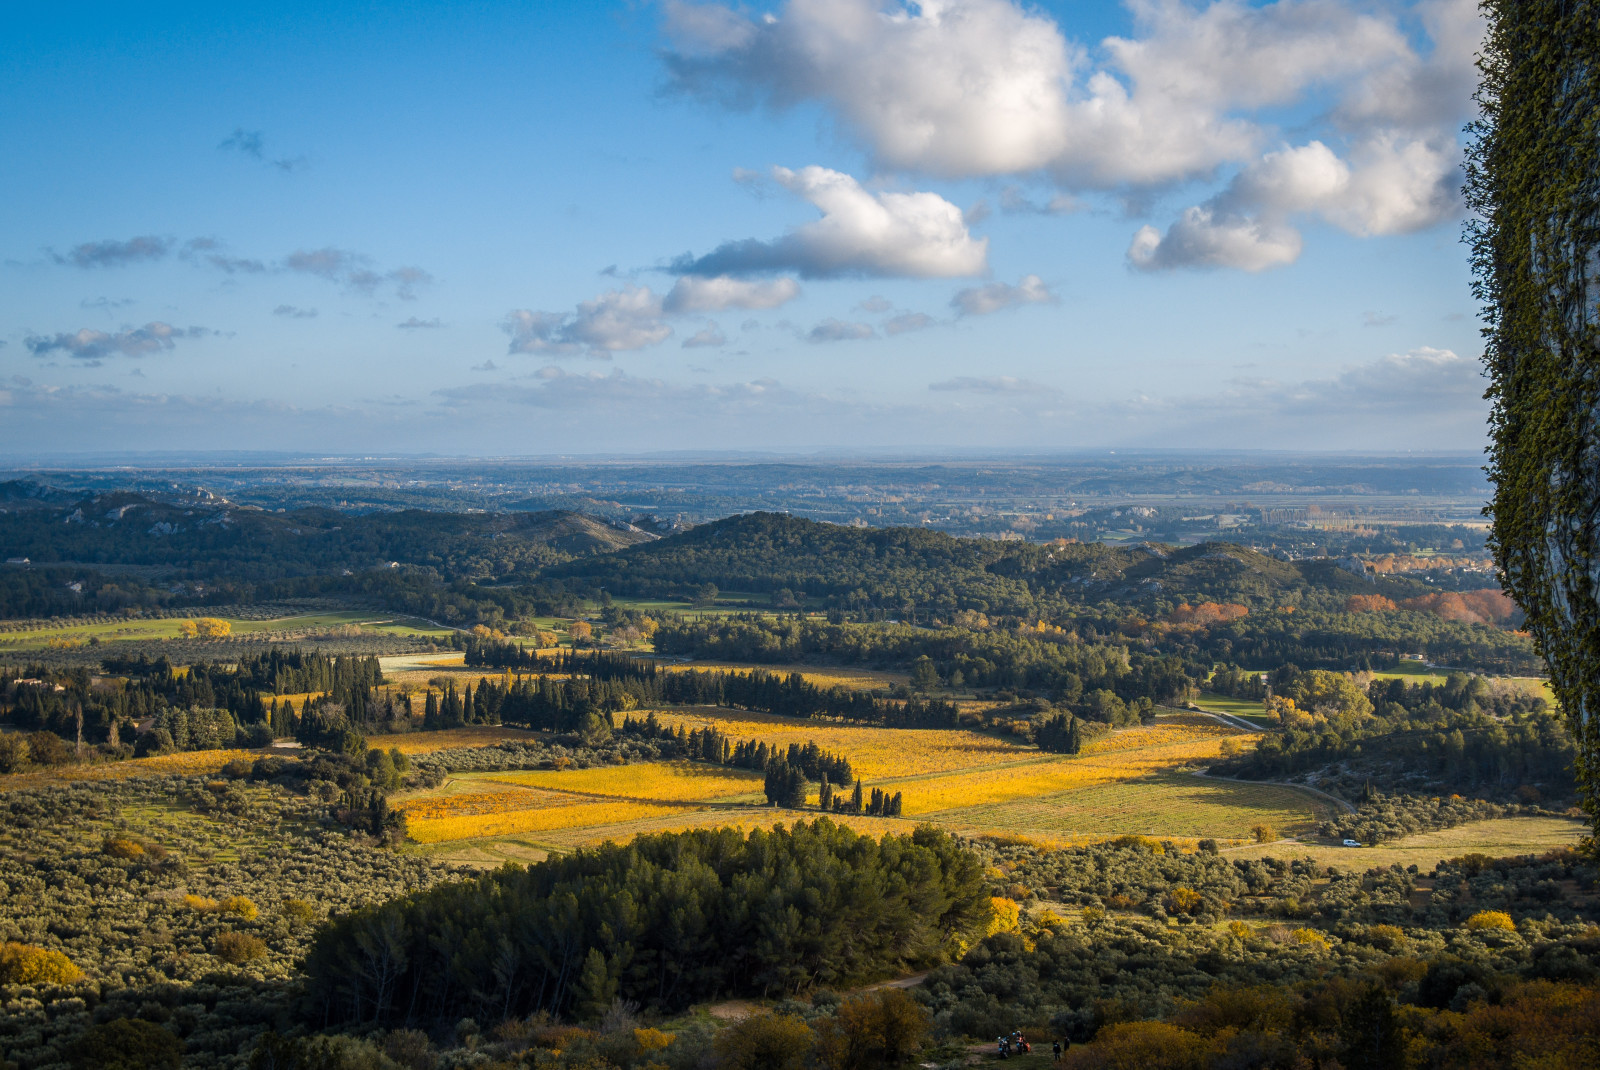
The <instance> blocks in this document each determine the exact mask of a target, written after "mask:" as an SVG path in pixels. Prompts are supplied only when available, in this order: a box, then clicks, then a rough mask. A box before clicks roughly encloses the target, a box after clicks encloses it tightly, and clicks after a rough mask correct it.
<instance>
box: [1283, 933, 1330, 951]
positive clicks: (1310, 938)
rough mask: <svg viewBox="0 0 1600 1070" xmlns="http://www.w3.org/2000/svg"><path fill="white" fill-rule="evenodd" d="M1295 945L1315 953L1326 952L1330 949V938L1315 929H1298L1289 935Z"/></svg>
mask: <svg viewBox="0 0 1600 1070" xmlns="http://www.w3.org/2000/svg"><path fill="white" fill-rule="evenodd" d="M1289 935H1290V937H1291V938H1292V939H1293V940H1294V942H1295V943H1297V944H1299V945H1300V946H1301V947H1305V948H1310V949H1311V950H1313V951H1325V950H1327V947H1328V938H1327V937H1326V936H1323V935H1322V934H1321V933H1319V932H1318V931H1317V930H1315V929H1296V930H1295V931H1294V932H1292V933H1290V934H1289Z"/></svg>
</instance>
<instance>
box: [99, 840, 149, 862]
mask: <svg viewBox="0 0 1600 1070" xmlns="http://www.w3.org/2000/svg"><path fill="white" fill-rule="evenodd" d="M100 850H101V852H102V853H103V854H108V855H110V856H111V857H112V858H143V857H144V844H142V843H140V842H139V841H138V840H130V839H126V838H124V837H121V836H107V837H106V839H105V842H104V843H102V844H101V845H100Z"/></svg>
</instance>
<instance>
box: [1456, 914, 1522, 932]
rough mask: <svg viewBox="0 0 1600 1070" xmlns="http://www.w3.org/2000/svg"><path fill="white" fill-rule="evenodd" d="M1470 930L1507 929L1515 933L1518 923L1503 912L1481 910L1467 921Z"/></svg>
mask: <svg viewBox="0 0 1600 1070" xmlns="http://www.w3.org/2000/svg"><path fill="white" fill-rule="evenodd" d="M1467 928H1469V929H1505V930H1506V931H1507V932H1515V931H1516V928H1517V923H1516V922H1514V921H1512V920H1511V915H1510V914H1507V913H1506V912H1505V911H1503V910H1480V911H1478V912H1477V913H1476V914H1474V915H1472V917H1470V918H1468V919H1467Z"/></svg>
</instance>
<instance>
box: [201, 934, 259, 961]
mask: <svg viewBox="0 0 1600 1070" xmlns="http://www.w3.org/2000/svg"><path fill="white" fill-rule="evenodd" d="M211 953H212V954H213V955H215V956H217V958H219V959H221V960H222V961H223V962H226V963H227V964H228V965H230V966H242V965H244V964H245V963H247V962H249V961H251V960H252V959H258V958H260V957H261V956H263V955H265V954H266V953H267V945H266V943H265V942H263V941H262V940H261V938H260V937H256V936H251V935H250V934H249V933H235V932H225V933H218V934H217V938H216V939H215V940H214V941H212V944H211Z"/></svg>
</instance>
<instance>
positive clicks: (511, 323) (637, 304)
mask: <svg viewBox="0 0 1600 1070" xmlns="http://www.w3.org/2000/svg"><path fill="white" fill-rule="evenodd" d="M662 316H663V309H662V300H661V297H660V296H659V295H658V294H656V293H655V292H654V291H652V290H651V289H650V287H648V286H625V287H623V288H622V289H620V290H608V291H606V292H605V293H603V294H601V295H600V296H598V297H595V298H592V299H591V300H588V301H580V302H579V303H578V307H577V309H576V310H575V311H573V312H567V313H551V312H533V311H530V310H528V309H525V308H519V309H516V310H515V311H513V312H512V313H511V314H510V315H509V316H507V317H506V321H505V323H504V325H503V326H504V329H505V331H506V333H507V334H509V335H510V336H511V345H510V349H509V352H512V353H549V354H568V353H580V352H587V353H588V354H589V355H591V356H596V357H608V356H610V355H611V354H612V353H613V352H615V351H619V350H630V349H643V348H645V347H646V346H652V345H655V344H656V343H658V342H664V341H666V340H667V338H669V337H670V336H671V335H672V328H671V326H669V325H668V324H667V323H665V322H663V319H662Z"/></svg>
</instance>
